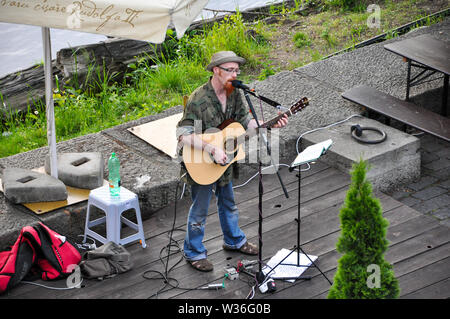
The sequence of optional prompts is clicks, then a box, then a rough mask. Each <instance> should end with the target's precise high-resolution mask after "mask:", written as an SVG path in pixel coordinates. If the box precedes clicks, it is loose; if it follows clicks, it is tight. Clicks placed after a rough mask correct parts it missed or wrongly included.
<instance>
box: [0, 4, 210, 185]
mask: <svg viewBox="0 0 450 319" xmlns="http://www.w3.org/2000/svg"><path fill="white" fill-rule="evenodd" d="M207 2H208V0H127V1H123V0H95V1H94V0H75V1H74V0H25V1H16V0H2V1H0V22H8V23H19V24H30V25H36V26H41V27H42V40H43V48H44V71H45V95H46V115H47V141H48V144H49V152H50V169H51V175H52V176H53V177H55V178H58V170H57V156H56V134H55V133H56V131H55V115H54V107H53V89H52V83H53V81H52V72H51V70H52V68H51V46H50V31H49V28H57V29H69V30H74V31H82V32H90V33H99V34H104V35H109V36H114V37H121V38H128V39H135V40H142V41H148V42H152V43H161V42H163V41H164V39H165V36H166V30H167V28H168V27H169V26H171V25H173V26H174V27H175V30H176V33H177V36H178V38H180V37H182V36H183V34H184V32H185V31H186V29H187V28H188V27H189V25H190V24H191V22H192V21H193V20H194V19H195V18H196V17H197V16H198V15H199V14H200V12H201V11H202V9H203V7H204V6H205V5H206V3H207Z"/></svg>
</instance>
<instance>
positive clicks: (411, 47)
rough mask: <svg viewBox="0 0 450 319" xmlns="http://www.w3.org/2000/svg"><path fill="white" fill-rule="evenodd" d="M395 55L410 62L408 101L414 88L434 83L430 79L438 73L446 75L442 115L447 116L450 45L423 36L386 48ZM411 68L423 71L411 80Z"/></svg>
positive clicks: (390, 44)
mask: <svg viewBox="0 0 450 319" xmlns="http://www.w3.org/2000/svg"><path fill="white" fill-rule="evenodd" d="M384 48H385V49H386V50H389V51H391V52H393V53H395V54H398V55H400V56H402V57H403V58H404V59H405V60H406V61H407V62H408V74H407V80H406V101H408V100H409V90H410V88H411V87H412V86H415V85H418V84H421V83H424V82H428V81H432V80H433V79H432V80H428V81H425V79H427V78H429V77H430V76H431V75H433V74H435V73H436V72H439V73H443V74H444V84H443V88H442V105H441V114H442V115H443V116H446V115H447V96H448V81H449V74H450V43H449V42H445V41H441V40H437V39H435V38H433V37H431V36H430V35H421V36H418V37H415V38H411V39H406V40H402V41H397V42H393V43H389V44H386V45H385V46H384ZM411 66H413V67H417V68H420V69H422V71H421V72H420V73H419V74H417V75H416V76H414V77H413V78H411Z"/></svg>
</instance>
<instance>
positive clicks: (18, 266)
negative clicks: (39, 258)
mask: <svg viewBox="0 0 450 319" xmlns="http://www.w3.org/2000/svg"><path fill="white" fill-rule="evenodd" d="M25 228H26V227H24V228H22V231H21V232H20V235H19V237H18V238H17V240H16V242H15V243H14V245H13V246H11V248H10V249H9V250H6V251H3V252H0V293H3V292H5V291H7V290H9V289H11V288H13V287H14V286H16V285H17V284H18V283H19V282H20V281H21V280H22V279H23V278H24V277H25V276H26V275H27V274H28V272H29V271H30V269H31V267H32V266H33V264H34V262H35V261H36V252H35V250H34V247H33V246H32V245H31V242H30V241H29V240H28V238H26V237H24V236H23V233H24V231H25Z"/></svg>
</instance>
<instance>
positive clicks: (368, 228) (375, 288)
mask: <svg viewBox="0 0 450 319" xmlns="http://www.w3.org/2000/svg"><path fill="white" fill-rule="evenodd" d="M366 169H367V162H365V161H363V160H361V161H360V162H359V163H356V164H355V165H354V166H353V171H352V172H351V174H352V184H351V185H350V188H349V190H348V192H347V197H346V199H345V203H344V206H343V207H342V209H341V211H340V219H341V236H340V237H339V239H338V243H337V250H338V252H340V253H343V254H344V255H343V256H342V257H341V258H340V259H339V260H338V268H337V272H336V275H335V277H334V283H333V285H332V287H331V289H330V291H329V294H328V298H329V299H375V298H382V299H391V298H397V297H398V295H399V287H398V281H397V279H396V278H395V276H394V272H393V270H392V266H391V265H390V264H389V263H388V262H387V261H385V260H384V253H385V251H386V250H387V247H388V241H387V239H386V229H387V227H388V224H389V223H388V221H387V220H386V219H385V218H383V215H382V212H383V211H382V208H381V204H380V202H379V200H378V199H377V198H375V197H373V195H372V186H371V184H370V182H369V181H367V180H366ZM372 272H373V273H372Z"/></svg>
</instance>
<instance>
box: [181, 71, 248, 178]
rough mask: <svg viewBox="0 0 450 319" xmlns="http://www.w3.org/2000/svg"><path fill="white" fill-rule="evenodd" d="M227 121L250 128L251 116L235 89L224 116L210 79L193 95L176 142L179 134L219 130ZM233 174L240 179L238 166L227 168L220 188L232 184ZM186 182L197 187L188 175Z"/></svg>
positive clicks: (183, 171) (184, 114) (228, 100)
mask: <svg viewBox="0 0 450 319" xmlns="http://www.w3.org/2000/svg"><path fill="white" fill-rule="evenodd" d="M226 119H234V120H235V121H236V122H239V123H240V124H242V126H243V127H244V128H245V129H247V125H248V122H249V121H250V116H249V113H248V110H247V108H246V107H245V105H244V103H243V100H242V96H241V94H240V92H239V91H238V90H234V91H233V93H231V94H230V96H229V97H228V98H227V104H226V110H225V113H223V112H222V105H221V104H220V101H219V99H218V98H217V95H216V92H215V91H214V88H213V86H212V85H211V79H210V80H209V81H208V82H207V83H205V84H203V85H202V86H200V87H199V88H197V89H196V90H195V91H194V92H192V94H191V96H190V97H189V99H188V102H187V104H186V107H185V108H184V112H183V117H182V118H181V120H180V122H178V128H177V139H178V137H179V136H180V135H189V134H192V133H194V132H195V133H197V134H201V133H203V132H205V131H206V130H207V129H210V128H213V127H218V126H219V125H220V124H222V122H223V121H225V120H226ZM198 123H201V127H196V124H197V126H199V125H198ZM200 130H201V131H200ZM180 155H181V153H180ZM184 173H186V169H185V168H184V167H183V166H182V167H181V176H182V175H183V174H184ZM233 173H234V176H235V177H237V174H238V171H237V166H236V165H231V166H230V167H228V169H227V170H226V171H225V173H224V174H223V175H222V176H221V177H220V178H219V180H218V182H219V186H224V185H226V184H228V183H229V182H231V180H232V179H233ZM183 180H184V182H185V183H187V184H190V185H192V184H195V182H194V181H193V180H192V178H191V177H190V176H189V174H186V176H185V178H183Z"/></svg>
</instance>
